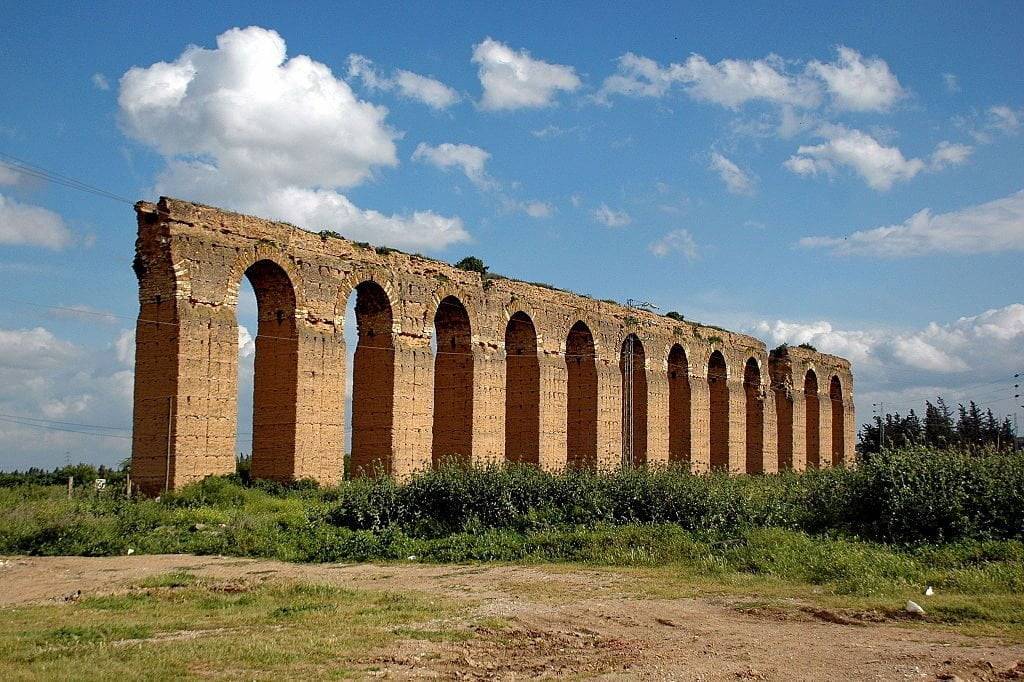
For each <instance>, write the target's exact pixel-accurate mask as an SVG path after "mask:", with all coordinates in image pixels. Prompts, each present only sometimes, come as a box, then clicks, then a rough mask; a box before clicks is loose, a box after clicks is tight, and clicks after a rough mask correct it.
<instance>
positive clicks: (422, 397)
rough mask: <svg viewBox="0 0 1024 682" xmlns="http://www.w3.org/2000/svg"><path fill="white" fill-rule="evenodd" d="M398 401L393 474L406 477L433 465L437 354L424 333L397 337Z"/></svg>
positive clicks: (401, 477) (393, 437) (396, 395)
mask: <svg viewBox="0 0 1024 682" xmlns="http://www.w3.org/2000/svg"><path fill="white" fill-rule="evenodd" d="M394 343H395V403H394V410H395V412H394V422H393V426H392V428H393V433H392V444H393V445H392V462H391V473H392V475H393V476H394V477H395V478H396V479H398V480H400V481H404V480H407V479H408V478H409V477H410V476H411V475H412V474H414V473H416V472H418V471H426V470H428V469H430V467H431V450H430V448H431V441H432V435H433V416H434V354H433V353H432V352H431V350H430V339H429V338H427V337H425V336H410V335H407V334H398V335H396V336H395V341H394Z"/></svg>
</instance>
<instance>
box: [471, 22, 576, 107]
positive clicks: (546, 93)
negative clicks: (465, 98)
mask: <svg viewBox="0 0 1024 682" xmlns="http://www.w3.org/2000/svg"><path fill="white" fill-rule="evenodd" d="M473 63H474V64H478V65H479V72H478V74H479V77H480V85H481V86H482V87H483V97H482V98H481V100H480V106H481V108H483V109H486V110H488V111H498V110H502V109H523V108H538V107H547V106H551V105H552V104H553V103H554V101H555V97H556V95H558V93H559V92H574V91H575V90H577V89H578V88H579V87H580V79H579V76H577V75H576V70H575V69H574V68H573V67H571V66H565V65H562V64H550V63H548V62H545V61H541V60H539V59H534V58H533V57H532V56H530V53H529V52H528V51H527V50H525V49H523V50H513V49H512V48H510V47H509V46H508V45H505V44H504V43H501V42H498V41H497V40H494V39H493V38H486V39H485V40H484V41H483V42H481V43H479V44H478V45H475V46H474V47H473Z"/></svg>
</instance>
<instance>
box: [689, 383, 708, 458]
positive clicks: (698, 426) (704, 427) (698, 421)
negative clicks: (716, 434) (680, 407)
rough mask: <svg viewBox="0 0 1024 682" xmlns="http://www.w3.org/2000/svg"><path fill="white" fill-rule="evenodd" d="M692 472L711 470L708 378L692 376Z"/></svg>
mask: <svg viewBox="0 0 1024 682" xmlns="http://www.w3.org/2000/svg"><path fill="white" fill-rule="evenodd" d="M690 439H691V440H690V470H691V471H693V472H695V473H702V472H705V471H710V470H711V395H710V393H709V391H708V380H707V378H706V377H702V376H696V375H693V374H691V375H690Z"/></svg>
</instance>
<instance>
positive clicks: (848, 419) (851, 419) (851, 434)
mask: <svg viewBox="0 0 1024 682" xmlns="http://www.w3.org/2000/svg"><path fill="white" fill-rule="evenodd" d="M843 410H844V413H845V416H844V417H843V432H844V433H843V450H844V456H843V460H844V463H845V465H846V466H855V465H856V463H857V450H856V445H857V415H856V414H854V407H853V400H852V399H850V398H846V399H844V400H843Z"/></svg>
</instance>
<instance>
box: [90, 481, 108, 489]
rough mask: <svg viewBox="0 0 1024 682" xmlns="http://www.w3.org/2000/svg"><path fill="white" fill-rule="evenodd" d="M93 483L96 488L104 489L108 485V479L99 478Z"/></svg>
mask: <svg viewBox="0 0 1024 682" xmlns="http://www.w3.org/2000/svg"><path fill="white" fill-rule="evenodd" d="M92 484H93V486H94V487H95V488H96V490H103V489H104V488H106V487H107V479H105V478H97V479H96V480H95V481H93V483H92Z"/></svg>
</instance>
